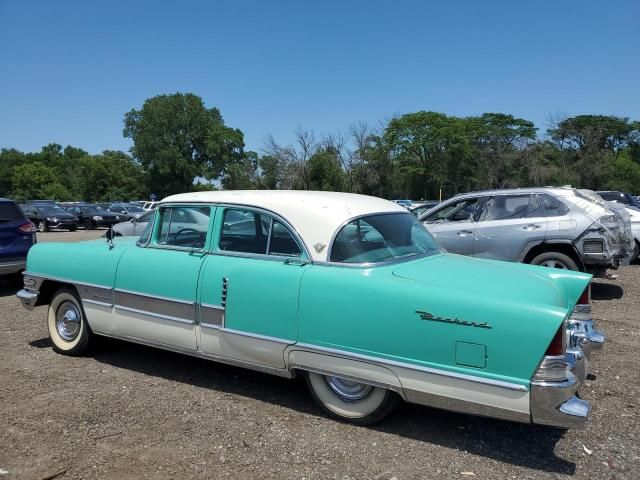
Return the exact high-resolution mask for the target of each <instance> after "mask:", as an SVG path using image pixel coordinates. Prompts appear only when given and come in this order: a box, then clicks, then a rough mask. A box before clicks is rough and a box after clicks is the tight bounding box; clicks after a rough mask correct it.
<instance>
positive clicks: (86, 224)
mask: <svg viewBox="0 0 640 480" xmlns="http://www.w3.org/2000/svg"><path fill="white" fill-rule="evenodd" d="M82 226H83V228H84V229H85V230H93V229H94V228H95V227H94V226H93V222H92V221H91V219H90V218H85V219H84V220H83V222H82Z"/></svg>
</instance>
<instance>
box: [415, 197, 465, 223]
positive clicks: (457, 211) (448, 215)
mask: <svg viewBox="0 0 640 480" xmlns="http://www.w3.org/2000/svg"><path fill="white" fill-rule="evenodd" d="M477 209H478V198H467V199H465V200H460V201H458V202H454V203H450V204H449V205H447V206H446V207H444V208H441V209H440V210H438V211H437V212H434V213H432V214H431V215H429V216H428V217H427V218H426V219H425V221H426V222H427V223H440V222H463V221H473V219H474V218H473V217H474V215H475V213H476V211H477Z"/></svg>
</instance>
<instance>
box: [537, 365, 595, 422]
mask: <svg viewBox="0 0 640 480" xmlns="http://www.w3.org/2000/svg"><path fill="white" fill-rule="evenodd" d="M577 389H578V379H577V378H576V376H575V375H574V374H573V373H569V374H568V375H567V379H566V380H564V381H562V382H546V381H541V380H537V381H533V382H531V404H530V405H531V422H532V423H535V424H538V425H549V426H553V427H560V428H576V427H582V426H583V425H584V423H585V422H586V421H587V418H588V417H589V411H590V410H591V406H590V405H589V402H587V401H586V400H582V399H580V398H578V397H577V396H576V395H575V393H576V390H577Z"/></svg>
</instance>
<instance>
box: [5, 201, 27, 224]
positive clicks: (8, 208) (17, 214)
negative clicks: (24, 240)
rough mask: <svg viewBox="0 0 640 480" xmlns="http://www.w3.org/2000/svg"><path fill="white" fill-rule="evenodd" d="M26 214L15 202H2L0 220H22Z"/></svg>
mask: <svg viewBox="0 0 640 480" xmlns="http://www.w3.org/2000/svg"><path fill="white" fill-rule="evenodd" d="M23 218H24V214H23V213H22V212H21V211H20V209H19V208H18V206H17V205H16V204H15V203H13V202H0V222H13V221H15V220H22V219H23Z"/></svg>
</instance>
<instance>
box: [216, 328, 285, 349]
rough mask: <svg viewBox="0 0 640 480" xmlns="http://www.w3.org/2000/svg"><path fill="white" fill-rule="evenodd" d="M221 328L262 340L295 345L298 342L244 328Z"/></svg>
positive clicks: (234, 333)
mask: <svg viewBox="0 0 640 480" xmlns="http://www.w3.org/2000/svg"><path fill="white" fill-rule="evenodd" d="M221 330H222V331H223V332H226V333H231V334H233V335H241V336H243V337H252V338H258V339H260V340H267V341H269V342H276V343H286V344H287V345H293V344H294V343H296V341H295V340H287V339H286V338H278V337H269V336H267V335H260V334H258V333H251V332H245V331H242V330H233V329H232V328H222V329H221Z"/></svg>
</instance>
